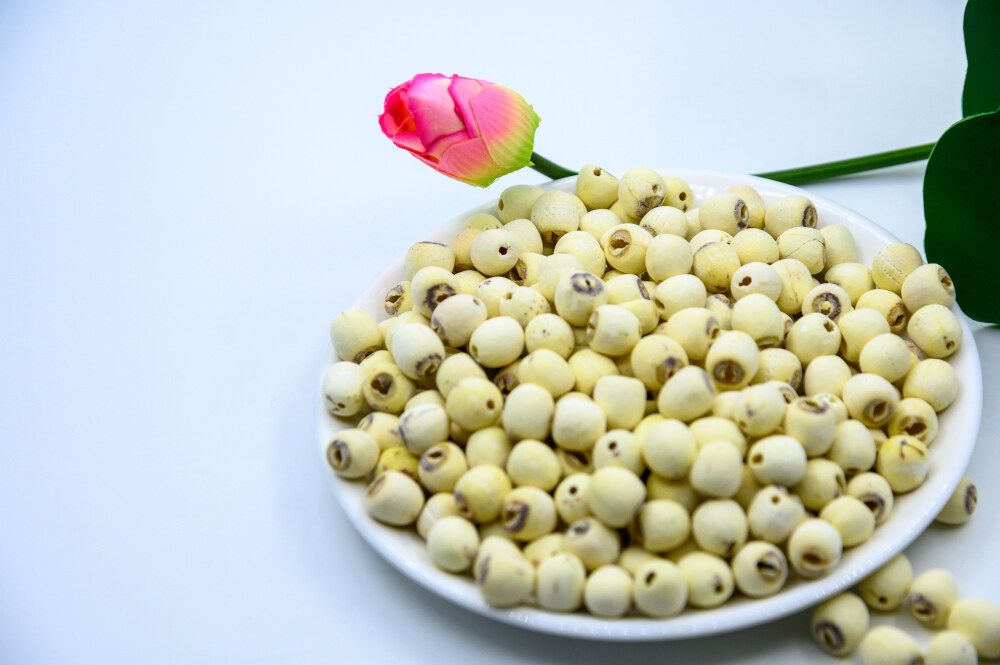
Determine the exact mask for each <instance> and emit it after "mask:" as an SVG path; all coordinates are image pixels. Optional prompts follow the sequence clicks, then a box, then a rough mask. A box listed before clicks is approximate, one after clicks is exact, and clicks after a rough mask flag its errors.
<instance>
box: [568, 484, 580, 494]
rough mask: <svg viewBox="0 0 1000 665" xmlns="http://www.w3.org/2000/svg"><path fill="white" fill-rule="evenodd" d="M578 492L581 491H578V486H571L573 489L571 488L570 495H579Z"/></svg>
mask: <svg viewBox="0 0 1000 665" xmlns="http://www.w3.org/2000/svg"><path fill="white" fill-rule="evenodd" d="M578 491H579V490H577V489H576V485H573V486H571V487H570V488H569V493H570V494H576V493H577V492H578Z"/></svg>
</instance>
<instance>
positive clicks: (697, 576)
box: [677, 552, 735, 608]
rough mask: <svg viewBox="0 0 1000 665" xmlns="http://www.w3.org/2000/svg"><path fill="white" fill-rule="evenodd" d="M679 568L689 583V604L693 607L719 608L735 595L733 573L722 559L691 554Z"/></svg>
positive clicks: (681, 561)
mask: <svg viewBox="0 0 1000 665" xmlns="http://www.w3.org/2000/svg"><path fill="white" fill-rule="evenodd" d="M677 567H678V568H679V569H680V572H681V574H682V575H683V576H684V579H685V581H686V582H687V586H688V603H689V604H690V605H691V606H692V607H699V608H711V607H718V606H719V605H721V604H723V603H724V602H726V601H727V600H729V598H730V597H731V596H732V595H733V589H734V588H735V580H734V579H733V571H732V569H731V568H730V567H729V564H727V563H726V562H725V560H723V559H721V558H720V557H717V556H715V555H714V554H709V553H708V552H691V553H690V554H686V555H684V556H683V557H681V558H680V560H679V561H678V562H677Z"/></svg>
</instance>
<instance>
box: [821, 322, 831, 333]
mask: <svg viewBox="0 0 1000 665" xmlns="http://www.w3.org/2000/svg"><path fill="white" fill-rule="evenodd" d="M823 327H824V328H826V331H827V332H833V322H832V321H827V322H826V323H824V324H823Z"/></svg>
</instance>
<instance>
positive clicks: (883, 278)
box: [872, 242, 924, 295]
mask: <svg viewBox="0 0 1000 665" xmlns="http://www.w3.org/2000/svg"><path fill="white" fill-rule="evenodd" d="M923 264H924V259H923V257H921V256H920V251H919V250H918V249H917V248H916V247H914V246H913V245H908V244H906V243H905V242H897V243H893V244H891V245H886V246H885V247H883V248H882V249H880V250H879V251H878V252H876V254H875V258H874V259H872V279H874V280H875V286H877V287H878V288H880V289H885V290H887V291H892V292H893V293H895V294H897V295H898V294H899V292H900V290H901V289H902V286H903V282H904V281H906V278H907V277H908V276H909V274H910V273H911V272H913V271H914V270H915V269H916V268H918V267H920V266H922V265H923Z"/></svg>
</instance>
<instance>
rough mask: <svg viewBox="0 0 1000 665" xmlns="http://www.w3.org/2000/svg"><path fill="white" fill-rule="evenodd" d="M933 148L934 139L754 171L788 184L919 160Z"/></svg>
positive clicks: (925, 156)
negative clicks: (817, 161) (795, 165)
mask: <svg viewBox="0 0 1000 665" xmlns="http://www.w3.org/2000/svg"><path fill="white" fill-rule="evenodd" d="M933 149H934V144H933V143H926V144H924V145H917V146H913V147H912V148H903V149H902V150H890V151H889V152H877V153H875V154H874V155H865V156H864V157H854V158H852V159H841V160H840V161H836V162H826V163H825V164H814V165H813V166H800V167H798V168H794V169H786V170H784V171H769V172H768V173H756V174H754V175H757V176H759V177H761V178H768V179H770V180H777V181H778V182H784V183H787V184H789V185H796V184H799V183H803V182H812V181H814V180H826V179H827V178H836V177H838V176H842V175H849V174H851V173H861V172H862V171H871V170H874V169H881V168H885V167H886V166H895V165H896V164H906V163H909V162H919V161H920V160H923V159H927V158H928V157H930V156H931V150H933Z"/></svg>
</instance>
